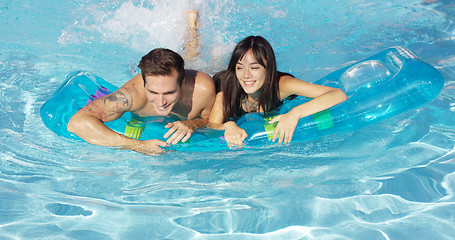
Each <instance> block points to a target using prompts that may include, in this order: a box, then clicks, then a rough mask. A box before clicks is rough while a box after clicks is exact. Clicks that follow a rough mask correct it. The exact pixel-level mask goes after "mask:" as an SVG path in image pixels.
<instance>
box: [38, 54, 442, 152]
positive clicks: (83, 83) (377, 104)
mask: <svg viewBox="0 0 455 240" xmlns="http://www.w3.org/2000/svg"><path fill="white" fill-rule="evenodd" d="M314 83H316V84H320V85H326V86H331V87H335V88H340V89H342V90H344V91H345V92H346V94H347V96H348V99H347V100H346V101H345V102H343V103H341V104H338V105H336V106H334V107H332V108H330V109H328V110H325V111H322V112H320V113H317V114H314V115H313V116H308V117H305V118H302V119H300V121H299V124H298V126H297V128H296V129H295V133H294V135H293V139H292V142H296V141H307V140H312V139H316V138H319V137H322V136H324V135H328V134H332V133H336V132H346V131H355V130H358V129H360V128H363V127H365V126H368V125H371V124H374V123H377V122H379V121H381V120H384V119H387V118H390V117H393V116H396V115H398V114H400V113H403V112H406V111H409V110H412V109H416V108H419V107H420V106H422V105H424V104H426V103H428V102H430V101H432V100H433V99H434V98H435V97H436V96H437V95H438V94H439V92H440V91H441V89H442V87H443V85H444V78H443V76H442V75H441V73H440V72H439V71H438V70H436V69H435V68H434V67H433V66H431V65H429V64H428V63H425V62H424V61H422V60H420V59H419V58H418V57H416V56H415V55H414V54H413V53H411V52H410V51H409V50H407V49H405V48H403V47H394V48H389V49H386V50H384V51H382V52H379V53H377V54H375V55H373V56H371V57H369V58H366V59H364V60H362V61H360V62H357V63H355V64H352V65H350V66H347V67H344V68H342V69H339V70H337V71H335V72H332V73H330V74H328V75H326V76H325V77H323V78H322V79H319V80H317V81H316V82H314ZM116 89H117V87H116V86H114V85H112V84H110V83H108V82H107V81H105V80H103V79H101V78H99V77H97V76H95V75H93V74H91V73H88V72H75V73H72V74H69V75H68V77H67V79H66V81H65V82H64V83H63V84H62V85H61V86H60V88H59V89H58V90H57V91H56V92H55V93H54V94H53V95H52V96H51V97H50V98H49V99H48V100H47V101H46V102H45V103H44V104H43V106H42V107H41V111H40V112H41V118H42V120H43V122H44V124H45V125H46V126H47V127H48V128H49V129H50V130H52V131H53V132H55V133H56V134H58V135H60V136H64V137H68V138H73V139H79V138H78V137H77V136H76V135H74V134H72V133H70V132H68V131H67V130H66V127H67V123H68V121H69V119H70V118H71V117H72V116H73V114H74V113H76V112H77V111H78V110H79V109H80V108H82V107H84V106H85V105H86V104H87V103H88V102H89V101H91V100H93V99H95V98H97V97H100V96H104V95H106V94H108V93H110V92H113V91H115V90H116ZM306 101H308V99H306V98H303V97H297V98H295V99H293V100H290V101H287V102H285V103H284V104H283V105H282V106H281V107H280V108H279V109H278V112H277V114H283V113H286V112H288V111H289V110H290V109H292V108H293V107H295V106H297V105H300V104H302V103H304V102H306ZM171 121H174V120H173V119H170V118H167V117H148V118H140V117H137V116H134V115H132V114H130V113H126V114H124V115H123V116H122V117H121V118H120V119H117V120H115V121H112V122H108V123H106V125H107V126H108V127H110V128H111V129H113V130H114V131H117V132H119V133H122V134H125V135H126V136H129V137H135V138H138V139H141V140H147V139H161V140H164V139H163V135H164V134H165V133H166V132H167V130H168V129H166V128H164V126H165V125H166V124H167V123H168V122H171ZM237 124H238V125H239V127H241V128H243V129H245V130H246V132H247V133H248V138H247V139H246V140H245V143H244V145H245V147H260V146H264V145H266V144H269V143H271V140H270V138H271V136H272V134H273V130H274V125H270V124H268V123H267V120H265V119H264V118H262V117H261V115H260V114H257V113H250V114H245V115H243V116H242V117H241V118H240V119H239V120H238V121H237ZM222 136H223V131H220V130H212V129H198V130H196V131H195V132H194V134H193V135H192V137H191V138H190V140H189V141H188V142H186V143H180V144H177V145H174V146H172V147H171V148H172V149H175V150H182V151H217V150H226V149H228V148H227V146H226V143H225V142H224V141H223V140H222Z"/></svg>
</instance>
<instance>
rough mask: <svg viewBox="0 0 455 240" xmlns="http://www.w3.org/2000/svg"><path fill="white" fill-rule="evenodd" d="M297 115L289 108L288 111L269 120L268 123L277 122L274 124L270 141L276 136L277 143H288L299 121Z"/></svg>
mask: <svg viewBox="0 0 455 240" xmlns="http://www.w3.org/2000/svg"><path fill="white" fill-rule="evenodd" d="M299 119H300V118H299V117H298V116H297V114H294V113H293V111H292V110H291V111H290V112H288V113H286V114H282V115H278V116H276V117H274V118H273V119H272V120H270V121H269V123H270V124H273V123H276V122H278V124H277V125H276V128H275V131H274V132H273V137H272V141H273V142H275V140H276V138H277V137H278V143H288V142H290V141H291V140H292V136H293V134H294V131H295V128H296V127H297V124H298V123H299Z"/></svg>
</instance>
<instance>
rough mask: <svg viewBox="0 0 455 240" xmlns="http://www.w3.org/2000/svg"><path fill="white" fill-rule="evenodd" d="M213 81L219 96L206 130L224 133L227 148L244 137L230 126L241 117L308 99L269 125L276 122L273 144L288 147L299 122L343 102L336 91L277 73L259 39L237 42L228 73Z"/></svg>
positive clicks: (271, 56) (265, 45) (267, 47)
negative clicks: (288, 100)
mask: <svg viewBox="0 0 455 240" xmlns="http://www.w3.org/2000/svg"><path fill="white" fill-rule="evenodd" d="M214 79H215V81H216V84H217V88H218V89H219V92H218V93H217V96H216V100H215V103H214V105H213V108H212V112H211V114H210V118H209V122H210V127H212V128H216V129H223V130H225V133H224V137H225V140H226V142H227V143H228V145H236V146H241V145H243V140H245V138H246V137H247V136H248V135H247V133H246V132H245V130H243V129H241V128H240V127H238V126H237V124H236V123H235V122H234V121H235V120H237V119H238V117H240V116H241V115H242V114H245V113H250V112H261V113H264V114H265V115H266V114H267V112H269V111H271V110H274V109H275V108H277V107H278V106H279V105H281V104H282V102H283V100H284V99H286V98H288V97H290V96H293V95H299V96H304V97H308V98H312V100H311V101H308V102H306V103H304V104H302V105H299V106H296V107H294V108H293V109H291V110H290V111H289V112H288V113H286V114H282V115H278V116H276V117H274V118H273V119H272V120H270V121H269V123H276V122H278V123H277V126H276V128H275V131H274V133H273V137H272V140H273V141H274V142H275V140H276V139H277V137H278V139H279V140H278V142H279V143H288V142H290V141H291V139H292V135H293V133H294V130H295V128H296V126H297V123H298V122H299V119H300V118H303V117H306V116H309V115H311V114H314V113H317V112H320V111H322V110H325V109H327V108H330V107H332V106H334V105H336V104H338V103H341V102H343V101H345V100H346V94H345V93H344V92H343V91H342V90H340V89H336V88H331V87H327V86H322V85H315V84H311V83H307V82H305V81H302V80H300V79H296V78H294V77H293V76H291V75H290V74H286V73H281V72H278V71H277V67H276V62H275V54H274V52H273V49H272V47H271V46H270V43H269V42H267V40H265V39H264V38H263V37H260V36H249V37H246V38H244V39H243V40H242V41H240V42H239V43H238V44H237V46H236V47H235V49H234V52H233V53H232V56H231V60H230V62H229V66H228V69H227V70H225V71H222V72H220V73H218V74H216V75H215V76H214Z"/></svg>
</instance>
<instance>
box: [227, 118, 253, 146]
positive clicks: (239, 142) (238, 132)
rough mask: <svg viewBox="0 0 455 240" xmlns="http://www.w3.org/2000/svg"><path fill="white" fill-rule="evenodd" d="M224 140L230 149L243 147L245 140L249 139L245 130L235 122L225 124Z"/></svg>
mask: <svg viewBox="0 0 455 240" xmlns="http://www.w3.org/2000/svg"><path fill="white" fill-rule="evenodd" d="M224 129H225V131H224V140H226V142H227V144H228V147H229V148H236V147H239V146H243V140H245V138H247V137H248V134H246V132H245V130H243V129H241V128H239V126H237V124H236V123H235V122H233V121H229V122H226V123H224Z"/></svg>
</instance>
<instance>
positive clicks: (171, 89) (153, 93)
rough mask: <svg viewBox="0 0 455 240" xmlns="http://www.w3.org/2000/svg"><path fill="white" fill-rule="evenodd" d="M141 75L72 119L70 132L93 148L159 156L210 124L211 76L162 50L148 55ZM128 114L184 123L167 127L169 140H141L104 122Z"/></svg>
mask: <svg viewBox="0 0 455 240" xmlns="http://www.w3.org/2000/svg"><path fill="white" fill-rule="evenodd" d="M139 68H140V69H141V74H138V75H136V76H135V77H133V78H132V79H131V80H129V81H128V82H127V83H125V84H124V85H123V86H122V87H121V88H120V89H118V90H117V91H115V92H113V93H111V94H109V95H107V96H104V97H101V98H98V99H95V100H94V101H92V102H90V103H89V104H87V106H85V107H83V108H82V109H81V110H79V111H78V112H77V113H76V114H74V116H73V117H72V118H71V119H70V121H69V123H68V131H70V132H72V133H74V134H76V135H78V136H79V137H81V138H82V139H84V140H85V141H87V142H88V143H91V144H95V145H99V146H108V147H119V148H122V149H128V150H133V151H136V152H139V153H143V154H148V155H155V154H159V153H161V152H162V151H163V150H162V148H161V147H165V146H168V145H169V144H176V143H177V142H178V141H180V140H182V141H183V142H184V141H186V140H188V139H189V137H190V136H191V134H192V133H193V130H194V129H195V128H198V127H202V126H205V125H206V124H207V119H208V117H209V115H210V110H211V108H212V105H213V102H214V99H215V85H214V83H213V80H212V79H211V78H210V76H209V75H207V74H205V73H203V72H199V71H195V70H185V69H184V60H183V59H182V57H181V56H180V55H179V54H177V53H175V52H174V51H172V50H169V49H163V48H157V49H154V50H152V51H150V52H149V53H148V54H147V55H145V56H144V57H142V60H141V61H140V63H139ZM125 112H132V113H133V114H136V115H139V116H141V117H146V116H170V117H173V118H177V119H180V121H175V122H172V123H169V124H167V125H166V126H165V127H166V128H169V131H168V132H167V133H166V134H165V135H164V138H167V140H166V142H163V141H161V140H158V139H152V140H147V141H140V140H137V139H134V138H129V137H126V136H124V135H122V134H119V133H117V132H115V131H113V130H111V129H109V128H108V127H107V126H106V125H104V122H108V121H113V120H115V119H118V118H120V117H121V116H122V115H123V114H124V113H125Z"/></svg>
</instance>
